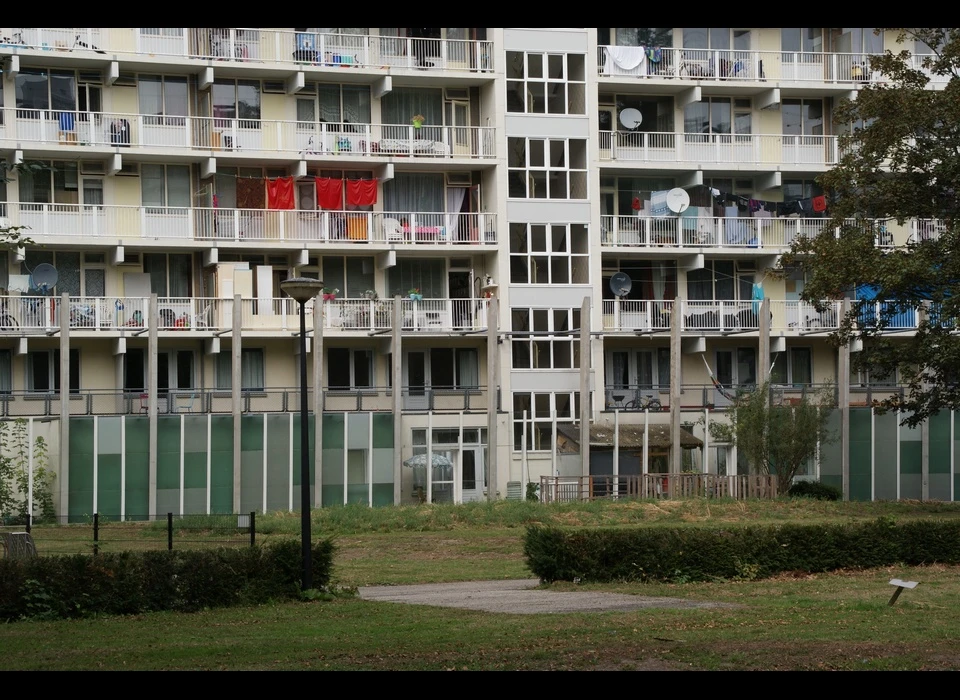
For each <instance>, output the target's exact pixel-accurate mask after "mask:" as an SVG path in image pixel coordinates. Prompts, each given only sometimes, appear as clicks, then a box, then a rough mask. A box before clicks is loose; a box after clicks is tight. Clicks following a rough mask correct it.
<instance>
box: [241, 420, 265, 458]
mask: <svg viewBox="0 0 960 700" xmlns="http://www.w3.org/2000/svg"><path fill="white" fill-rule="evenodd" d="M240 431H241V432H240V451H241V452H252V451H254V450H257V451H259V450H262V449H263V415H256V414H254V415H249V416H241V418H240Z"/></svg>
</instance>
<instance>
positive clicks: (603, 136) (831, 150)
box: [600, 131, 838, 166]
mask: <svg viewBox="0 0 960 700" xmlns="http://www.w3.org/2000/svg"><path fill="white" fill-rule="evenodd" d="M600 160H602V161H611V160H612V161H643V162H647V163H675V162H676V163H684V162H688V161H692V162H697V163H739V164H744V165H746V164H751V163H759V164H765V165H814V166H827V165H835V164H836V163H837V161H838V157H837V137H836V136H801V135H793V134H677V133H672V132H654V131H601V132H600Z"/></svg>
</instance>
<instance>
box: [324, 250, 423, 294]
mask: <svg viewBox="0 0 960 700" xmlns="http://www.w3.org/2000/svg"><path fill="white" fill-rule="evenodd" d="M393 269H394V268H391V270H393ZM373 271H374V258H373V256H366V255H364V256H342V255H324V256H323V276H322V278H321V279H323V285H324V287H326V288H328V289H339V290H340V292H339V293H338V294H337V296H339V297H343V298H346V299H362V298H363V293H364V292H365V291H367V290H368V289H374V275H373ZM407 289H409V287H407ZM404 291H406V289H405V290H404Z"/></svg>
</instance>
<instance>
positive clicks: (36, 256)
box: [20, 248, 105, 297]
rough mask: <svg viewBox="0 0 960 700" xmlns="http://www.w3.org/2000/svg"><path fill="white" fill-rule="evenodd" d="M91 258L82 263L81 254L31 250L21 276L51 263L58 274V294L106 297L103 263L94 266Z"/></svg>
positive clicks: (56, 291) (21, 264) (27, 252)
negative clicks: (38, 266)
mask: <svg viewBox="0 0 960 700" xmlns="http://www.w3.org/2000/svg"><path fill="white" fill-rule="evenodd" d="M88 256H89V254H88ZM88 256H87V257H85V258H84V259H83V262H82V264H81V256H80V253H78V252H71V251H63V250H60V251H50V250H38V249H35V248H33V249H30V248H28V249H27V251H26V255H25V257H24V259H23V262H21V263H20V274H22V275H30V274H32V271H33V270H34V268H36V266H37V265H39V264H40V263H49V264H50V265H53V266H54V267H55V268H57V272H58V278H57V286H56V289H55V293H56V294H63V293H64V292H66V293H67V294H69V295H70V296H88V297H102V296H103V295H104V294H105V288H104V274H105V272H104V266H103V263H94V262H93V260H92V259H91V258H90V257H88ZM32 293H36V292H32Z"/></svg>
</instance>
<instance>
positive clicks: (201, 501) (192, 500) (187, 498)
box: [183, 488, 207, 514]
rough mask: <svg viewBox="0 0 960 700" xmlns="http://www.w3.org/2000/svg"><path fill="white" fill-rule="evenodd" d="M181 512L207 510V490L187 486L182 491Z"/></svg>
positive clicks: (193, 512) (201, 511) (204, 511)
mask: <svg viewBox="0 0 960 700" xmlns="http://www.w3.org/2000/svg"><path fill="white" fill-rule="evenodd" d="M183 512H184V513H189V514H195V513H206V512H207V490H206V489H205V488H202V489H196V488H189V489H187V490H186V491H184V493H183Z"/></svg>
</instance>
